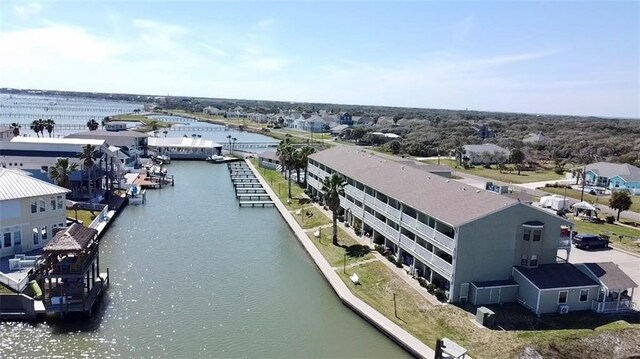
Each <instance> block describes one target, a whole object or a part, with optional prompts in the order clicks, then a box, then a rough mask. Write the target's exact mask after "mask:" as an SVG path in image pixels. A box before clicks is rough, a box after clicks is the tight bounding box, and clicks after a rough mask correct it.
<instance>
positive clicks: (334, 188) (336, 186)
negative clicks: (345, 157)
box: [322, 173, 346, 246]
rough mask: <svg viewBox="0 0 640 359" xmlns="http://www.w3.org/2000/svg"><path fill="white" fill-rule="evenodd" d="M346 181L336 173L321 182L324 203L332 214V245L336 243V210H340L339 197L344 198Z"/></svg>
mask: <svg viewBox="0 0 640 359" xmlns="http://www.w3.org/2000/svg"><path fill="white" fill-rule="evenodd" d="M345 185H346V181H345V180H344V178H343V177H342V176H340V175H338V174H337V173H334V174H332V175H331V176H327V177H325V178H324V180H322V192H323V193H324V203H325V204H326V205H327V207H329V209H330V210H331V212H332V214H333V245H335V246H337V245H338V244H339V243H338V210H339V209H340V196H344V186H345Z"/></svg>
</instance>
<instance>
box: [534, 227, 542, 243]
mask: <svg viewBox="0 0 640 359" xmlns="http://www.w3.org/2000/svg"><path fill="white" fill-rule="evenodd" d="M541 237H542V231H541V230H539V229H536V230H534V231H533V241H534V242H540V238H541Z"/></svg>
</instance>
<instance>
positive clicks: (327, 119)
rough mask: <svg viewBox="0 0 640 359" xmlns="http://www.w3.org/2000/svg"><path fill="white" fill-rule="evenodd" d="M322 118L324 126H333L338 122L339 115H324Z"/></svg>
mask: <svg viewBox="0 0 640 359" xmlns="http://www.w3.org/2000/svg"><path fill="white" fill-rule="evenodd" d="M322 119H323V120H324V123H325V125H326V126H325V127H326V128H334V127H336V126H338V125H339V124H340V116H337V115H324V116H322Z"/></svg>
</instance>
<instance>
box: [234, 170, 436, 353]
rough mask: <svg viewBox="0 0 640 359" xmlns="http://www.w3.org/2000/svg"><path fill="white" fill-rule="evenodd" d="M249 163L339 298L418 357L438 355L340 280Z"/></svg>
mask: <svg viewBox="0 0 640 359" xmlns="http://www.w3.org/2000/svg"><path fill="white" fill-rule="evenodd" d="M246 162H247V164H248V166H249V168H251V170H252V171H253V173H254V174H255V175H256V177H257V178H258V180H259V181H260V183H262V186H263V187H264V188H265V189H266V191H267V193H268V194H269V196H271V200H272V201H273V202H274V203H275V206H276V208H277V209H278V211H279V212H280V215H282V218H284V220H285V221H286V222H287V224H288V225H289V227H290V228H291V230H292V231H293V233H294V234H295V235H296V238H298V241H299V242H300V243H301V244H302V246H303V247H304V249H305V250H306V251H307V253H308V254H309V256H311V259H312V260H313V261H314V262H315V264H316V266H317V267H318V269H319V270H320V272H322V274H323V275H324V277H325V278H326V279H327V281H328V282H329V285H331V287H332V288H333V290H334V291H335V292H336V294H337V295H338V297H339V298H340V300H341V301H342V302H343V303H344V304H345V305H347V306H348V307H349V308H351V309H352V310H353V311H354V312H356V313H358V314H359V315H360V316H361V317H362V318H364V319H365V320H367V321H368V322H369V323H371V324H373V325H374V326H375V327H376V328H378V329H379V330H380V331H381V332H383V333H384V334H386V335H387V336H388V337H389V338H391V339H392V340H393V341H395V342H396V343H398V345H400V346H401V347H403V348H404V349H405V350H407V351H408V352H409V353H411V354H412V355H414V356H416V357H418V358H425V359H427V358H429V359H430V358H433V357H434V356H435V352H434V351H433V349H431V348H429V347H428V346H427V345H426V344H424V343H423V342H421V341H420V340H418V339H417V338H416V337H414V336H413V335H411V334H409V333H408V332H407V331H405V330H404V329H402V328H401V327H400V326H398V325H397V324H396V323H394V322H392V321H391V320H390V319H388V318H387V317H385V316H384V315H382V314H380V313H379V312H378V311H377V310H375V309H374V308H373V307H371V306H370V305H368V304H367V303H365V302H363V301H362V300H361V299H359V298H358V297H356V296H355V295H353V294H352V293H351V291H350V290H349V287H347V285H346V284H345V283H344V282H343V281H342V279H340V277H339V276H338V274H337V273H336V271H335V270H334V269H333V268H332V267H331V265H329V262H327V260H326V259H324V257H323V256H322V254H321V253H320V251H319V250H318V249H317V248H316V246H315V245H314V244H313V243H312V242H311V240H310V239H309V237H307V235H306V233H305V231H304V230H303V229H302V227H300V225H299V224H298V222H297V221H296V220H295V218H293V215H292V214H291V213H290V212H289V210H288V209H287V207H285V205H284V204H283V203H282V202H281V201H280V199H279V198H278V196H277V195H276V194H275V192H273V190H272V189H271V187H270V186H269V185H268V184H267V182H266V181H265V180H264V178H262V176H261V175H260V172H259V171H257V170H256V168H255V167H254V166H253V164H252V163H251V162H250V161H249V160H246Z"/></svg>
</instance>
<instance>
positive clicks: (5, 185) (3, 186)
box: [0, 168, 71, 201]
mask: <svg viewBox="0 0 640 359" xmlns="http://www.w3.org/2000/svg"><path fill="white" fill-rule="evenodd" d="M69 192H71V191H69V190H68V189H66V188H63V187H60V186H56V185H54V184H51V183H48V182H45V181H41V180H39V179H36V178H33V177H29V176H27V175H25V174H24V173H19V172H16V171H13V170H8V169H5V168H0V201H8V200H12V199H19V198H31V197H40V196H51V195H58V194H65V193H69Z"/></svg>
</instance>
